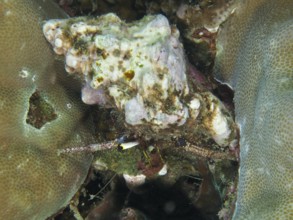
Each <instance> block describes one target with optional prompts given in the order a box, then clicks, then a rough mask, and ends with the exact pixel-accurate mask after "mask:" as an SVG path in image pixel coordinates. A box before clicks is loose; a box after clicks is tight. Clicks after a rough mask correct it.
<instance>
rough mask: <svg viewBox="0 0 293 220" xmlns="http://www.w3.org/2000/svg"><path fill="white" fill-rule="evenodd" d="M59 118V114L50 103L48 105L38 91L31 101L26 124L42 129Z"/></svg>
mask: <svg viewBox="0 0 293 220" xmlns="http://www.w3.org/2000/svg"><path fill="white" fill-rule="evenodd" d="M56 118H57V114H56V112H55V111H54V108H53V107H52V105H51V104H50V103H48V102H47V101H46V100H45V99H44V97H42V93H41V92H40V91H38V90H36V91H35V92H34V93H33V94H32V95H31V97H30V99H29V110H28V114H27V117H26V123H27V124H30V125H32V126H33V127H35V128H37V129H40V128H41V127H43V126H44V125H45V124H46V123H47V122H50V121H53V120H55V119H56Z"/></svg>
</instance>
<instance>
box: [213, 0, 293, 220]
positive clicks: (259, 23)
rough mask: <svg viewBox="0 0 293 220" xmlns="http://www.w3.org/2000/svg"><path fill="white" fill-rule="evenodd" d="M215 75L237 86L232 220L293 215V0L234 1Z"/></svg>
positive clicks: (221, 37)
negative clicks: (236, 170) (236, 168)
mask: <svg viewBox="0 0 293 220" xmlns="http://www.w3.org/2000/svg"><path fill="white" fill-rule="evenodd" d="M236 6H237V7H236V8H235V11H234V14H233V15H232V16H231V18H230V19H229V20H228V21H227V22H226V23H225V24H224V26H223V28H222V29H221V30H220V32H219V38H218V42H217V47H218V54H217V59H216V68H215V73H216V75H217V77H218V79H219V80H221V81H223V82H226V83H228V84H229V85H230V86H232V87H233V89H235V114H236V122H237V123H238V124H239V127H240V171H239V185H238V193H237V203H236V209H235V213H234V217H233V219H237V220H239V219H292V217H293V146H292V143H293V135H292V131H293V84H292V82H293V53H292V51H293V1H292V0H280V1H274V0H258V1H255V0H251V1H250V0H248V1H236Z"/></svg>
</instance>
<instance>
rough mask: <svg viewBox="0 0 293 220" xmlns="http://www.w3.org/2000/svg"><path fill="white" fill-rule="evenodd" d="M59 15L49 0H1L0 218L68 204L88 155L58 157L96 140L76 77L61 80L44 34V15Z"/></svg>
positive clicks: (36, 215) (40, 215) (35, 215)
mask: <svg viewBox="0 0 293 220" xmlns="http://www.w3.org/2000/svg"><path fill="white" fill-rule="evenodd" d="M57 17H58V18H60V17H65V15H64V14H63V13H62V12H60V10H59V9H58V7H57V6H56V5H54V3H52V1H36V0H35V1H30V0H22V1H20V0H16V1H4V0H0V26H1V29H0V48H1V54H0V66H1V67H0V137H1V143H0V167H1V170H0V203H1V206H0V219H45V218H48V217H49V216H50V215H52V214H54V213H56V212H57V211H58V210H59V209H61V208H62V207H64V206H66V205H67V203H68V202H69V200H70V199H71V197H72V196H73V195H74V194H75V192H76V191H77V190H78V188H79V187H80V185H81V184H82V183H83V181H84V179H85V177H86V175H87V171H88V169H89V166H90V164H91V159H92V156H91V155H89V154H85V153H83V154H80V155H74V156H72V155H67V154H62V155H58V149H63V148H67V147H72V146H76V147H77V146H84V145H86V144H88V143H89V142H92V141H93V140H92V138H91V136H89V134H88V133H89V132H88V131H87V129H85V128H84V126H83V124H84V118H83V116H84V115H83V112H84V110H85V109H84V107H83V106H82V104H81V103H80V101H79V97H78V96H76V93H75V91H72V90H69V89H68V88H69V87H72V85H75V84H76V82H74V81H73V80H70V79H68V78H66V80H65V74H64V70H63V68H62V62H60V61H57V60H55V58H54V56H53V53H52V52H51V49H50V48H49V45H48V44H47V42H46V41H45V39H44V38H43V34H42V28H41V25H42V24H41V23H42V21H43V20H45V19H50V18H57ZM68 80H69V81H68ZM65 82H66V83H65ZM44 113H45V115H46V117H43V116H44V115H43V114H44ZM85 123H86V122H85ZM32 125H33V126H32ZM87 127H88V126H87Z"/></svg>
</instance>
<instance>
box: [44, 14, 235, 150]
mask: <svg viewBox="0 0 293 220" xmlns="http://www.w3.org/2000/svg"><path fill="white" fill-rule="evenodd" d="M43 31H44V35H45V37H46V38H47V40H48V41H49V42H50V43H51V44H52V46H53V48H54V51H55V52H56V53H57V54H64V55H65V62H66V70H67V72H69V73H78V75H79V76H82V78H84V81H85V82H86V85H85V88H84V89H83V94H82V96H83V100H84V101H85V102H87V103H88V104H93V103H97V104H100V105H104V106H105V105H109V106H113V107H115V108H116V109H117V110H118V111H120V112H122V113H123V114H124V117H125V124H126V126H127V128H128V129H129V130H131V131H132V132H133V133H135V134H136V135H137V136H142V135H143V136H144V138H145V139H150V138H154V139H160V138H162V137H163V138H166V139H168V138H170V137H173V136H176V135H184V134H187V135H189V136H192V135H194V134H195V135H196V136H199V134H198V133H201V134H204V135H205V136H206V137H208V138H210V139H213V140H214V141H215V142H216V143H217V144H218V145H220V146H221V147H226V146H228V145H233V144H234V140H235V139H236V131H235V126H234V123H233V119H232V117H231V115H230V114H229V113H228V111H227V110H226V109H225V107H224V106H223V105H222V104H221V103H220V101H219V100H218V99H217V98H216V97H215V96H213V95H212V94H211V93H210V92H207V91H203V90H200V89H199V88H194V87H192V86H190V85H189V84H188V80H187V76H186V72H187V70H186V69H187V68H186V61H185V57H184V52H183V47H182V44H181V43H180V41H179V32H178V30H177V28H176V27H174V26H170V25H169V22H168V20H167V19H166V18H165V17H164V16H163V15H156V16H151V15H150V16H145V17H144V18H143V19H141V20H138V21H135V22H132V23H125V22H123V21H121V20H120V18H118V17H117V16H116V15H114V14H112V13H110V14H106V15H103V16H100V17H97V18H87V17H79V18H71V19H67V20H50V21H47V22H46V24H45V25H44V26H43ZM81 74H82V75H81ZM193 90H198V91H197V92H196V93H195V92H194V91H193ZM158 133H160V134H161V135H160V136H158Z"/></svg>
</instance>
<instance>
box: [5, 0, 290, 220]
mask: <svg viewBox="0 0 293 220" xmlns="http://www.w3.org/2000/svg"><path fill="white" fill-rule="evenodd" d="M236 3H237V4H236V6H237V7H236V10H235V13H234V15H233V17H232V18H231V20H230V21H228V23H227V24H225V25H226V26H225V27H226V28H225V27H224V28H223V29H222V30H221V31H220V33H219V41H218V47H220V46H222V47H223V50H221V51H222V53H219V54H218V56H217V60H216V72H217V74H218V73H221V78H220V79H221V80H223V81H225V82H227V83H230V85H231V86H232V87H233V88H235V107H236V121H237V123H238V124H239V126H240V134H241V139H240V147H241V158H240V159H241V164H240V181H239V187H238V188H239V189H238V198H237V204H236V210H235V213H234V219H256V218H265V219H270V218H271V219H277V218H281V219H289V218H290V217H292V199H293V196H292V179H293V178H292V172H289V171H290V170H292V147H291V146H290V145H291V144H292V137H291V136H290V130H292V127H293V125H292V115H291V114H290V113H291V112H292V108H290V106H291V104H292V74H293V73H292V69H293V68H292V60H293V57H292V52H291V53H290V51H292V49H293V48H292V37H291V38H290V36H293V34H292V22H291V24H290V23H289V21H292V11H293V10H288V9H293V7H292V6H293V5H292V3H291V2H289V0H282V1H278V2H277V3H275V2H274V1H272V0H268V1H255V2H253V1H236ZM45 8H46V11H45ZM0 10H1V11H0V12H1V13H2V14H1V15H0V16H1V20H0V24H1V27H4V28H1V31H0V32H1V35H0V40H1V41H0V46H1V50H3V51H8V52H11V55H9V56H8V55H1V56H0V64H1V77H2V80H1V82H2V83H1V90H2V93H1V94H2V95H1V101H2V103H3V104H2V108H1V113H2V114H1V115H2V117H1V128H2V129H1V136H2V139H1V148H0V149H1V156H0V164H1V167H2V168H1V172H0V175H1V181H0V202H1V204H2V206H1V208H0V218H1V219H2V218H3V219H4V218H5V219H7V218H8V219H12V218H19V219H44V218H47V217H49V216H50V215H52V214H54V213H55V212H57V211H58V209H59V208H62V207H64V206H65V205H66V204H67V203H68V202H69V200H70V198H71V197H72V196H73V194H74V193H75V192H76V191H77V189H78V187H79V186H80V185H81V184H82V182H83V180H84V178H85V175H86V174H87V170H88V168H89V166H90V163H91V159H90V158H91V156H90V155H87V154H86V153H83V154H81V155H76V154H74V155H71V154H58V150H60V149H61V150H62V149H67V148H68V147H69V146H70V147H72V146H84V145H86V141H84V138H85V137H88V135H87V134H89V132H84V131H86V129H83V128H81V129H80V130H78V131H76V132H75V131H74V132H73V130H74V129H75V128H76V126H77V124H80V123H81V121H80V119H81V116H82V112H83V109H82V108H81V107H80V106H81V104H80V103H78V100H76V98H75V97H74V92H70V90H67V87H66V85H68V84H72V82H68V79H67V78H66V79H64V78H63V77H62V74H64V73H62V70H61V68H59V67H60V65H59V63H58V61H55V60H54V57H53V56H52V54H51V53H50V50H49V48H48V46H47V44H46V42H45V41H44V39H43V38H42V36H41V35H42V34H41V33H40V23H39V21H40V19H41V20H43V19H50V18H60V17H64V15H62V13H59V14H58V13H57V12H58V9H57V8H55V7H54V5H53V4H51V2H50V1H40V2H39V1H38V2H37V1H11V2H9V1H1V2H0ZM258 10H260V11H261V13H260V15H258V13H257V12H256V11H258ZM268 11H270V12H271V14H270V15H268V14H266V13H267V12H268ZM47 12H48V13H50V15H48V14H47ZM54 13H56V14H54ZM26 15H29V16H27V18H28V21H23V20H22V19H21V18H22V17H25V16H26ZM264 15H266V16H264ZM259 16H260V18H263V19H265V20H264V21H262V20H261V19H259ZM276 22H277V23H276ZM12 23H13V24H14V25H11V24H12ZM263 24H267V25H263ZM275 24H277V25H275ZM235 26H237V27H240V28H239V30H237V32H235ZM23 27H26V28H23ZM229 27H233V29H232V30H230V29H229ZM28 30H29V31H31V30H35V31H34V33H33V34H34V35H32V34H28V33H27V31H28ZM43 30H44V34H45V36H46V38H47V39H48V41H49V42H50V43H51V44H52V45H53V46H54V50H55V52H56V53H58V54H65V55H66V70H67V71H68V72H70V73H72V72H80V73H83V74H84V75H83V77H84V79H85V82H86V85H85V87H84V88H83V101H84V102H86V103H89V104H93V103H98V104H101V105H104V106H112V107H115V108H117V109H118V111H120V112H122V113H123V114H124V116H125V122H126V125H127V127H128V129H130V130H132V131H133V132H135V133H136V134H137V135H138V136H140V135H141V134H145V135H146V138H158V137H157V135H156V133H157V132H159V133H160V134H162V138H171V136H173V135H181V134H182V132H183V133H186V134H185V135H186V136H187V137H188V135H189V134H190V133H191V134H195V135H197V134H199V133H200V132H202V131H204V132H203V134H204V135H205V137H207V138H211V139H213V140H214V141H215V142H216V143H217V144H218V145H219V146H220V147H222V148H224V147H225V146H228V145H230V146H231V147H233V145H234V143H235V141H234V140H235V139H236V131H235V125H234V123H233V120H232V118H231V116H230V115H229V113H228V112H227V111H226V109H225V107H224V106H222V104H221V103H220V101H219V100H218V99H217V98H216V97H215V96H213V95H212V94H211V93H209V92H206V91H201V90H199V92H198V91H197V93H195V91H193V86H191V85H190V84H189V82H188V79H187V76H186V66H185V65H186V63H185V58H184V54H183V48H182V45H181V43H180V42H179V40H178V38H179V33H178V30H177V29H176V28H175V27H170V25H169V23H168V21H167V19H166V18H165V17H164V16H162V15H157V16H146V17H145V18H143V19H142V20H140V21H136V22H133V23H130V24H127V23H124V22H123V21H121V20H120V19H119V18H118V17H117V16H115V15H114V14H108V15H104V16H101V17H98V18H96V19H89V18H73V19H69V20H50V21H48V22H47V23H46V24H45V25H44V27H43ZM248 30H249V31H248ZM276 32H278V33H281V34H276ZM11 36H14V37H12V38H11ZM235 36H236V37H235ZM260 36H265V39H266V40H267V41H268V43H267V44H265V46H263V45H262V44H260V43H258V42H259V41H260ZM242 37H243V38H245V39H246V41H244V42H243V41H242V40H241V39H242ZM8 38H10V41H9V42H8V43H10V44H7V43H4V42H7V41H5V40H6V39H8ZM73 38H74V39H75V41H73V40H72V39H73ZM227 42H228V43H227ZM252 42H256V44H257V45H255V44H253V43H252ZM242 44H244V45H242ZM238 48H239V49H238ZM251 51H253V55H250V54H251ZM266 51H268V53H265V54H264V52H266ZM286 51H288V52H289V53H286ZM27 54H29V55H30V56H26V55H27ZM238 54H239V55H238ZM267 54H268V55H267ZM255 56H256V57H257V58H258V60H257V62H254V59H255ZM234 57H237V60H233V59H234ZM44 61H46V62H45V63H44ZM259 61H263V62H264V64H263V67H262V66H259ZM8 63H13V64H17V65H8ZM57 70H58V72H60V73H61V75H59V74H57ZM225 74H227V75H225ZM245 74H248V75H249V76H248V77H247V76H246V75H245ZM64 75H65V74H64ZM219 75H220V74H218V77H219ZM64 83H65V89H64V86H63V84H64ZM61 84H62V86H61ZM272 89H274V91H272ZM20 90H21V91H20ZM243 94H245V95H243ZM12 96H13V98H14V99H13V98H12ZM32 97H38V98H40V99H42V100H44V101H41V102H40V103H47V104H48V105H49V106H51V107H52V108H50V109H53V111H54V114H56V115H57V117H56V118H54V117H53V119H50V120H51V121H48V122H46V123H44V125H42V126H40V128H36V127H35V126H33V125H34V123H31V124H33V125H31V124H29V123H28V121H30V120H27V119H28V112H29V110H30V109H32V108H31V106H30V103H31V102H30V99H31V98H32ZM15 98H16V99H15ZM11 100H14V101H13V102H11ZM47 104H46V105H47ZM68 104H69V105H68ZM256 105H257V106H256ZM68 106H70V108H69V107H68ZM263 106H264V107H263ZM44 108H45V107H44ZM256 108H257V110H255V109H256ZM133 109H135V111H133ZM20 111H21V112H22V114H21V115H20V114H19V112H20ZM50 111H51V110H50ZM45 112H48V111H45ZM266 114H268V115H270V117H268V116H267V115H266ZM19 115H20V116H19ZM279 115H282V117H283V118H281V120H280V118H279V117H277V116H279ZM254 118H257V120H256V121H255V120H254ZM284 122H285V123H286V125H285V126H282V125H283V123H284ZM288 122H289V123H288ZM253 123H254V124H253ZM267 125H268V126H267ZM191 126H193V127H192V128H191ZM79 127H80V126H79ZM88 127H90V126H89V125H88ZM182 128H183V129H182ZM282 129H283V130H282ZM170 131H172V134H171V133H170ZM257 132H259V133H257ZM15 134H17V137H15ZM183 135H184V134H183ZM89 141H91V138H89ZM275 146H278V147H277V148H276V147H275ZM275 158H277V159H275ZM274 160H276V161H277V163H272V161H274ZM268 163H269V164H268ZM259 183H262V184H263V186H260V184H259ZM30 192H34V193H30ZM44 207H46V208H45V209H44Z"/></svg>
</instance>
